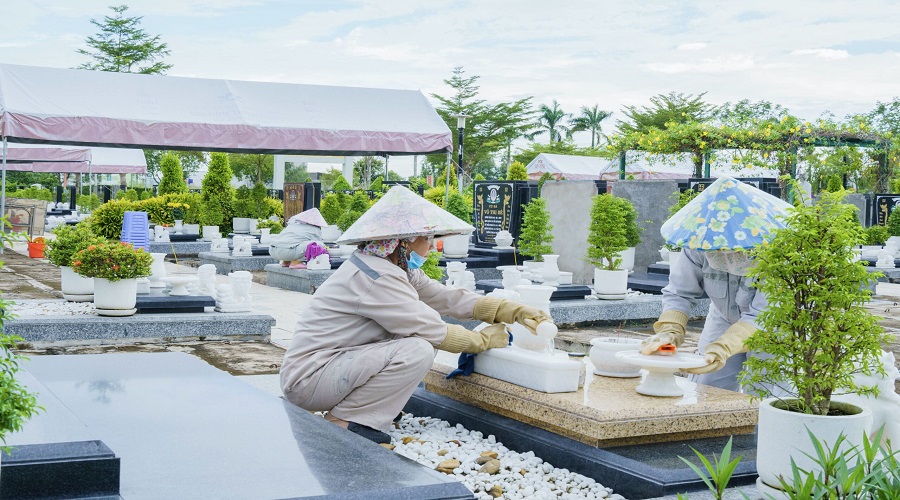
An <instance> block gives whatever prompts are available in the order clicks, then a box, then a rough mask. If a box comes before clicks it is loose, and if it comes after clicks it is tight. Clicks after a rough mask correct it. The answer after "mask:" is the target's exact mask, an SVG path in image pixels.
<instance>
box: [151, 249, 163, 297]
mask: <svg viewBox="0 0 900 500" xmlns="http://www.w3.org/2000/svg"><path fill="white" fill-rule="evenodd" d="M150 256H151V257H153V263H152V264H150V288H165V287H166V284H165V283H163V282H162V281H160V278H165V277H166V264H165V262H166V261H165V259H166V253H165V252H157V253H151V254H150Z"/></svg>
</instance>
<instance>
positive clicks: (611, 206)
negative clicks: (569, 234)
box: [587, 194, 628, 271]
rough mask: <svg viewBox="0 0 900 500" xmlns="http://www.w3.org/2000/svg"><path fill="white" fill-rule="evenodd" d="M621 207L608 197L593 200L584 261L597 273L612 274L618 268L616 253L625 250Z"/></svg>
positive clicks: (625, 232) (617, 254)
mask: <svg viewBox="0 0 900 500" xmlns="http://www.w3.org/2000/svg"><path fill="white" fill-rule="evenodd" d="M626 218H627V211H626V209H625V206H624V205H623V204H622V203H620V202H619V201H617V200H616V199H615V197H614V196H613V195H611V194H599V195H597V196H594V198H593V204H592V205H591V225H590V228H589V230H588V239H587V241H588V249H587V260H588V262H590V263H591V264H593V265H595V266H597V267H598V268H600V269H606V270H609V271H614V270H616V269H618V268H619V266H620V265H622V258H621V257H620V256H619V252H621V251H622V250H625V249H626V248H628V232H627V230H626V227H625V226H626Z"/></svg>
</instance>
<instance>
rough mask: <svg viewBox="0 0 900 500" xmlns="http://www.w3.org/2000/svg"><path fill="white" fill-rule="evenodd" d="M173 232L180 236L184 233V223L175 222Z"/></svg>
mask: <svg viewBox="0 0 900 500" xmlns="http://www.w3.org/2000/svg"><path fill="white" fill-rule="evenodd" d="M173 230H174V232H175V234H182V232H183V231H184V221H181V220H176V221H175V227H174V229H173Z"/></svg>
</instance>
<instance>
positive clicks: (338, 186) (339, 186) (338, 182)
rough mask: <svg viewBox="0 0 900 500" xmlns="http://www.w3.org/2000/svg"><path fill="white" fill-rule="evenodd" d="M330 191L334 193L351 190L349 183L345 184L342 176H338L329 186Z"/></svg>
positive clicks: (345, 181) (345, 180)
mask: <svg viewBox="0 0 900 500" xmlns="http://www.w3.org/2000/svg"><path fill="white" fill-rule="evenodd" d="M331 189H333V190H335V191H349V190H351V189H353V187H352V186H350V183H349V182H347V179H344V176H343V175H339V176H338V178H337V179H335V181H334V184H333V185H332V186H331Z"/></svg>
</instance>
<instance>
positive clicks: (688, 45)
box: [677, 42, 709, 50]
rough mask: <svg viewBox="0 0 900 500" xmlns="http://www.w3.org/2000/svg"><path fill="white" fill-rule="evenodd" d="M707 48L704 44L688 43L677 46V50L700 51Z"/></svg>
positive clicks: (706, 44)
mask: <svg viewBox="0 0 900 500" xmlns="http://www.w3.org/2000/svg"><path fill="white" fill-rule="evenodd" d="M708 46H709V44H708V43H706V42H689V43H682V44H680V45H678V47H677V48H678V50H700V49H705V48H706V47H708Z"/></svg>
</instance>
